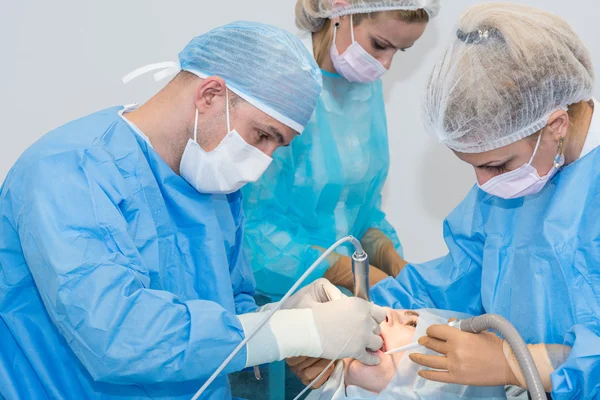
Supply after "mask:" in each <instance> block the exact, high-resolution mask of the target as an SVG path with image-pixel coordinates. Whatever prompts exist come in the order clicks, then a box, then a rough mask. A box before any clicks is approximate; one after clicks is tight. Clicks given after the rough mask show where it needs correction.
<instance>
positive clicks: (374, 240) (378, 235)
mask: <svg viewBox="0 0 600 400" xmlns="http://www.w3.org/2000/svg"><path fill="white" fill-rule="evenodd" d="M360 242H361V244H362V245H363V248H364V250H365V251H366V252H367V254H368V255H369V260H370V262H371V264H372V265H373V266H375V267H377V268H379V269H380V270H381V271H383V272H385V273H386V274H387V275H389V276H392V277H394V278H395V277H396V276H398V274H400V271H402V268H404V267H405V266H406V265H407V264H408V263H407V262H406V261H405V260H403V259H402V257H400V254H398V252H397V251H396V248H395V246H394V243H393V242H392V240H391V239H390V238H388V237H387V236H385V234H384V233H383V232H381V231H380V230H378V229H373V228H371V229H369V230H367V232H366V233H365V234H364V235H363V237H362V238H361V240H360Z"/></svg>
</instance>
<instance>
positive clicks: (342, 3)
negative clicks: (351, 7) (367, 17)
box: [332, 0, 348, 11]
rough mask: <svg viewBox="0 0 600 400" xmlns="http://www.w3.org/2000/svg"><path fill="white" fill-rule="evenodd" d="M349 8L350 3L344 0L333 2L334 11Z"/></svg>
mask: <svg viewBox="0 0 600 400" xmlns="http://www.w3.org/2000/svg"><path fill="white" fill-rule="evenodd" d="M344 7H348V2H347V1H344V0H333V7H332V8H333V10H334V11H335V10H339V9H340V8H344Z"/></svg>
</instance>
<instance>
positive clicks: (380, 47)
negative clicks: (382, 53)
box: [373, 40, 387, 50]
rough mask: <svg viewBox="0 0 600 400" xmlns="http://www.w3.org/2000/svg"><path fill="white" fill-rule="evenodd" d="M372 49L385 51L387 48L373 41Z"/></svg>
mask: <svg viewBox="0 0 600 400" xmlns="http://www.w3.org/2000/svg"><path fill="white" fill-rule="evenodd" d="M373 47H375V48H376V49H377V50H385V49H387V46H384V45H382V44H381V43H379V42H378V41H377V40H373Z"/></svg>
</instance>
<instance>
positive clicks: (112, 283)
mask: <svg viewBox="0 0 600 400" xmlns="http://www.w3.org/2000/svg"><path fill="white" fill-rule="evenodd" d="M179 61H180V66H181V71H180V72H179V73H178V74H177V76H175V78H174V79H173V80H172V81H171V82H170V83H169V84H167V85H166V87H165V88H164V89H163V90H161V91H160V92H159V93H158V94H156V95H155V96H154V97H152V98H151V99H150V100H149V101H148V102H147V103H145V104H144V105H142V106H140V107H139V108H135V106H131V107H122V106H119V107H113V108H109V109H106V110H103V111H100V112H97V113H94V114H91V115H89V116H86V117H83V118H81V119H78V120H76V121H72V122H70V123H68V124H66V125H63V126H62V127H59V128H58V129H56V130H54V131H52V132H49V133H48V134H46V135H44V136H43V137H42V138H41V139H40V140H38V141H37V142H36V143H35V144H34V145H32V146H31V147H30V148H29V149H27V150H26V151H25V153H23V155H22V156H21V157H20V158H19V160H18V161H17V163H16V164H15V165H14V167H13V168H12V169H11V171H10V172H9V174H8V177H7V178H6V180H5V182H4V184H3V186H2V189H1V191H0V342H1V343H2V344H1V345H0V397H3V398H7V399H144V398H153V399H156V398H164V399H166V398H169V399H189V398H191V397H192V395H193V394H194V393H195V392H196V390H197V389H198V388H199V387H200V386H201V385H202V383H203V382H204V381H206V379H207V378H208V377H209V376H210V375H211V374H212V373H213V372H214V371H215V370H216V369H217V367H218V366H219V365H220V364H221V362H222V361H223V360H224V359H225V358H226V357H227V356H228V355H229V354H230V353H231V351H232V350H233V349H234V348H235V347H236V346H237V345H238V344H239V343H240V342H241V341H242V340H243V339H244V338H245V337H246V334H247V333H248V332H249V331H251V330H252V329H253V328H254V327H256V326H257V322H258V321H259V320H261V319H262V318H263V315H264V313H261V312H260V310H257V306H256V304H255V302H254V300H253V297H252V295H253V292H254V279H253V276H252V270H251V268H250V266H249V264H248V263H247V261H246V258H245V256H244V253H243V251H242V247H241V246H242V236H243V229H242V228H243V221H244V219H243V213H242V209H241V198H240V192H239V189H240V188H241V187H242V186H243V185H244V184H245V183H247V182H252V181H256V180H257V179H258V178H259V177H260V176H261V174H262V173H263V172H264V171H265V169H266V168H267V167H268V165H269V164H270V162H271V155H272V154H273V151H274V150H275V149H276V148H277V147H279V146H285V145H288V144H289V143H290V141H291V140H292V139H293V138H294V137H295V136H296V135H298V134H300V133H301V132H302V131H303V128H304V126H305V124H306V123H307V121H308V120H309V118H310V117H311V114H312V113H313V110H314V107H315V104H316V102H317V98H318V97H319V94H320V91H321V75H320V72H319V69H318V67H317V65H316V64H315V62H314V60H313V59H312V57H311V56H310V54H309V53H308V52H307V51H306V50H305V48H304V46H303V45H302V43H301V42H300V41H299V40H298V39H296V38H294V37H293V36H292V35H291V34H289V33H287V32H285V31H283V30H281V29H278V28H274V27H271V26H267V25H262V24H256V23H249V22H237V23H233V24H230V25H227V26H224V27H220V28H217V29H215V30H212V31H210V32H208V33H206V34H203V35H201V36H198V37H196V38H194V39H192V41H191V42H190V43H189V44H188V45H187V47H186V48H185V49H184V50H183V51H182V52H181V53H180V55H179ZM328 298H333V299H334V300H333V301H331V302H327V303H325V301H326V299H328ZM383 319H385V311H383V309H381V308H379V307H377V306H374V305H371V304H369V303H367V302H365V301H363V300H360V299H349V298H344V297H343V296H342V295H341V294H340V293H339V292H337V291H336V289H335V288H334V287H332V286H331V284H330V283H328V282H327V281H325V280H319V281H317V282H315V283H313V284H312V285H311V286H307V287H305V288H304V289H302V290H301V291H300V292H298V293H297V294H295V295H294V296H293V297H292V298H290V299H289V301H288V302H286V303H285V304H284V305H283V307H282V310H280V311H278V312H276V313H275V314H274V316H273V317H272V318H271V319H270V320H269V322H268V324H267V325H265V326H264V327H263V328H261V329H260V330H259V332H258V333H257V334H256V336H255V337H254V338H253V339H251V340H250V342H249V343H248V344H247V345H246V346H245V347H244V348H243V350H242V351H240V352H239V353H238V354H237V356H236V357H235V358H234V359H233V360H232V362H231V363H230V364H229V365H228V367H227V368H226V369H225V371H224V374H223V375H221V376H219V377H218V379H217V380H215V381H214V382H213V384H212V385H210V386H209V388H208V390H207V391H206V392H204V395H203V398H205V399H227V398H231V393H230V389H229V385H228V381H227V376H226V375H225V374H226V373H229V372H233V371H238V370H241V369H243V368H245V367H249V366H253V365H259V364H263V363H268V362H272V361H275V360H281V359H283V358H287V357H291V356H299V355H303V356H311V357H322V358H334V357H336V356H339V357H353V358H358V359H360V360H362V361H363V362H365V363H368V364H376V363H377V361H378V360H377V358H376V357H375V356H374V355H372V354H371V353H369V351H368V350H377V349H378V348H380V347H381V345H382V340H381V338H380V337H379V335H378V334H379V323H380V322H381V321H382V320H383ZM353 334H354V336H353V339H352V340H351V341H350V343H349V344H348V346H344V345H345V344H346V342H348V341H349V339H350V336H351V335H353Z"/></svg>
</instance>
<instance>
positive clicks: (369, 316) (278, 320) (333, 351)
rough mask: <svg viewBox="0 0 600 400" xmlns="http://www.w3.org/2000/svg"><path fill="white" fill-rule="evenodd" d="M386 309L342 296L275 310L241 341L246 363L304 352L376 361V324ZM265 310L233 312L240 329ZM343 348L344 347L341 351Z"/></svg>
mask: <svg viewBox="0 0 600 400" xmlns="http://www.w3.org/2000/svg"><path fill="white" fill-rule="evenodd" d="M385 315H386V314H385V310H384V309H383V308H381V307H379V306H376V305H374V304H371V303H368V302H366V301H364V300H363V299H359V298H357V297H345V298H342V299H340V300H334V301H331V302H327V303H317V304H314V305H313V307H312V308H308V309H292V310H279V311H277V312H276V313H275V314H273V316H272V317H271V318H270V319H269V320H268V322H267V323H266V324H265V325H264V326H262V328H260V329H259V330H258V332H257V333H256V335H255V336H253V337H252V339H250V341H249V342H248V344H247V345H246V353H247V358H246V366H247V367H251V366H254V365H259V364H266V363H269V362H273V361H278V360H283V359H284V358H289V357H298V356H307V357H318V358H327V359H333V358H334V357H338V358H340V359H341V358H347V357H351V358H356V359H357V360H359V361H360V362H362V363H364V364H368V365H377V364H379V358H378V357H377V356H375V355H373V354H371V353H369V352H368V350H371V351H377V350H379V349H380V348H381V346H382V345H383V340H382V339H381V336H379V334H380V333H381V328H380V327H379V324H380V323H381V322H382V321H383V320H384V319H385ZM264 316H265V313H263V312H255V313H248V314H242V315H238V318H239V320H240V322H241V324H242V327H243V329H244V334H245V335H248V334H249V332H252V331H254V329H255V328H256V327H257V326H258V324H259V323H260V322H261V321H262V319H263V318H264ZM342 349H343V350H342Z"/></svg>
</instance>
